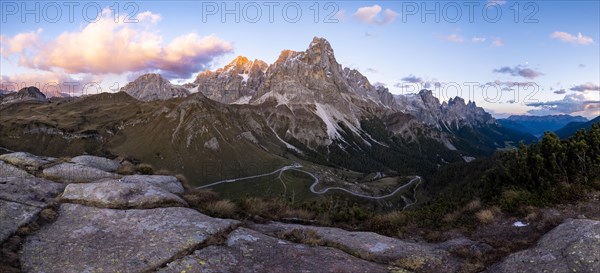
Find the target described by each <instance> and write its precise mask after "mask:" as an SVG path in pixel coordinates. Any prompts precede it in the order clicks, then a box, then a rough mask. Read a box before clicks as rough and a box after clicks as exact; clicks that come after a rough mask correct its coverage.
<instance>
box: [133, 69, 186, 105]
mask: <svg viewBox="0 0 600 273" xmlns="http://www.w3.org/2000/svg"><path fill="white" fill-rule="evenodd" d="M121 92H125V93H127V94H129V95H131V96H132V97H134V98H136V99H138V100H141V101H154V100H167V99H171V98H177V97H186V96H188V95H189V94H190V92H189V91H188V90H187V89H186V88H183V87H181V86H179V85H174V84H171V82H170V81H169V80H167V79H165V78H164V77H163V76H162V75H160V74H156V73H148V74H144V75H141V76H139V77H138V78H137V79H136V80H135V81H133V82H130V83H128V84H127V85H125V86H124V87H123V88H121Z"/></svg>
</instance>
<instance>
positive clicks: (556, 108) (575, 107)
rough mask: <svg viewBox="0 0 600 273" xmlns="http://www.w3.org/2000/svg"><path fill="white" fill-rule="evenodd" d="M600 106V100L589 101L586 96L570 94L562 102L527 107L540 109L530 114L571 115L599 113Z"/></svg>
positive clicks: (531, 111) (537, 103)
mask: <svg viewBox="0 0 600 273" xmlns="http://www.w3.org/2000/svg"><path fill="white" fill-rule="evenodd" d="M599 104H600V101H599V100H593V99H589V98H587V97H586V96H585V94H569V95H566V96H565V97H564V98H563V99H561V100H555V101H547V102H533V103H527V104H526V105H527V106H530V107H536V108H538V109H532V110H529V111H527V112H528V113H530V114H548V113H552V112H554V113H563V114H571V113H575V112H589V111H592V112H594V111H595V112H597V111H598V110H599ZM595 115H597V114H595Z"/></svg>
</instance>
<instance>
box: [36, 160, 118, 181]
mask: <svg viewBox="0 0 600 273" xmlns="http://www.w3.org/2000/svg"><path fill="white" fill-rule="evenodd" d="M43 174H44V176H46V177H48V178H50V179H53V180H54V179H56V180H60V181H61V182H63V183H86V182H92V181H95V180H99V179H102V178H119V175H117V174H114V173H109V172H106V171H103V170H100V169H96V168H93V167H89V166H84V165H79V164H74V163H60V164H58V165H55V166H52V167H50V168H47V169H44V171H43Z"/></svg>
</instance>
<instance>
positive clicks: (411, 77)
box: [400, 74, 424, 83]
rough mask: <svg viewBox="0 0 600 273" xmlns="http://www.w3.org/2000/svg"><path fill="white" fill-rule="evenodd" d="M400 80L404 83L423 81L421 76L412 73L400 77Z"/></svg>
mask: <svg viewBox="0 0 600 273" xmlns="http://www.w3.org/2000/svg"><path fill="white" fill-rule="evenodd" d="M400 80H401V81H403V82H406V83H424V82H423V79H422V78H420V77H417V76H415V75H412V74H411V75H409V76H407V77H404V78H402V79H400Z"/></svg>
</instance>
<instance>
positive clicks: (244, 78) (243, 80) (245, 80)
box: [238, 73, 250, 83]
mask: <svg viewBox="0 0 600 273" xmlns="http://www.w3.org/2000/svg"><path fill="white" fill-rule="evenodd" d="M238 75H240V76H241V77H242V83H246V82H248V78H249V77H250V75H248V74H247V73H244V74H238Z"/></svg>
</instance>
